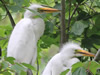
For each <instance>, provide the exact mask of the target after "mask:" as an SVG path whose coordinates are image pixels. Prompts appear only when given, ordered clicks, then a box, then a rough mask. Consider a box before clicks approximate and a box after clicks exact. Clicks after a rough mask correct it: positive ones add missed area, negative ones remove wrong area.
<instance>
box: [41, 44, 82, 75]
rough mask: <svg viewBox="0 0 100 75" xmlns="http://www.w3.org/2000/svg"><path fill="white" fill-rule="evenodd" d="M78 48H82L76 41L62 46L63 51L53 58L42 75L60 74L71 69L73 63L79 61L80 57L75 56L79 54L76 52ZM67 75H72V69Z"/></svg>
mask: <svg viewBox="0 0 100 75" xmlns="http://www.w3.org/2000/svg"><path fill="white" fill-rule="evenodd" d="M76 49H79V50H80V49H82V48H81V47H80V46H79V45H78V44H75V43H66V44H65V45H64V46H63V47H62V48H61V52H59V53H58V54H56V55H55V56H53V57H52V58H51V60H50V61H49V62H48V64H47V66H46V67H45V69H44V71H43V73H42V75H60V73H61V72H63V71H65V70H66V69H71V66H72V65H73V64H75V63H76V62H79V59H78V58H74V56H77V55H76V54H75V50H76ZM67 75H71V71H70V72H68V74H67Z"/></svg>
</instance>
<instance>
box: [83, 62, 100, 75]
mask: <svg viewBox="0 0 100 75" xmlns="http://www.w3.org/2000/svg"><path fill="white" fill-rule="evenodd" d="M84 66H85V68H86V69H89V70H90V71H91V72H92V73H93V74H94V75H96V72H97V69H98V68H100V64H99V63H97V62H95V61H91V62H85V63H84Z"/></svg>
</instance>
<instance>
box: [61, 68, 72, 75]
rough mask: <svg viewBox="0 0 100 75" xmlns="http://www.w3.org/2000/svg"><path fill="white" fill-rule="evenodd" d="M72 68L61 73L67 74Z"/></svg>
mask: <svg viewBox="0 0 100 75" xmlns="http://www.w3.org/2000/svg"><path fill="white" fill-rule="evenodd" d="M69 70H70V69H67V70H65V71H64V72H62V73H61V74H60V75H66V74H67V73H68V72H69Z"/></svg>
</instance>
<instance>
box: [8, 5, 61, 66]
mask: <svg viewBox="0 0 100 75" xmlns="http://www.w3.org/2000/svg"><path fill="white" fill-rule="evenodd" d="M28 9H30V10H33V11H36V12H41V13H43V12H47V13H49V12H50V13H52V12H58V11H59V10H57V9H53V8H47V7H44V6H41V5H38V4H31V6H30V7H29V8H28ZM30 10H26V12H25V13H24V18H23V19H22V20H20V21H19V22H18V23H17V24H16V26H15V28H14V30H13V31H12V34H11V36H10V39H9V42H8V48H7V57H14V58H15V59H16V60H15V61H16V62H18V63H27V64H34V63H35V60H36V57H37V41H38V40H39V38H40V37H41V36H42V35H43V33H44V29H45V24H44V21H43V19H42V18H39V17H38V18H36V17H35V16H37V14H35V13H33V12H31V11H30Z"/></svg>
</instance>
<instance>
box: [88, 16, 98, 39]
mask: <svg viewBox="0 0 100 75" xmlns="http://www.w3.org/2000/svg"><path fill="white" fill-rule="evenodd" d="M99 23H100V15H98V17H97V18H96V21H95V25H94V26H93V28H92V29H91V30H89V31H88V36H89V37H90V36H91V35H94V34H97V35H100V25H99Z"/></svg>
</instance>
